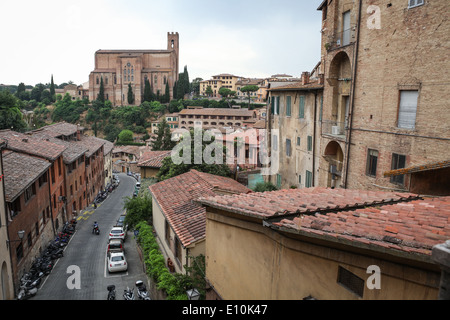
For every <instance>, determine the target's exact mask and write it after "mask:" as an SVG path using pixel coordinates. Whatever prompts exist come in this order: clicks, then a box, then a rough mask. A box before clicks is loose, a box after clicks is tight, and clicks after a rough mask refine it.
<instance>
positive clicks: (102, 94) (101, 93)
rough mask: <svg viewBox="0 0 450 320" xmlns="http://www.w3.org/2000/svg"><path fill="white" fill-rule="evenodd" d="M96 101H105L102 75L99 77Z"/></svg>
mask: <svg viewBox="0 0 450 320" xmlns="http://www.w3.org/2000/svg"><path fill="white" fill-rule="evenodd" d="M97 101H99V102H101V103H105V88H104V87H103V77H101V78H100V89H99V91H98V96H97Z"/></svg>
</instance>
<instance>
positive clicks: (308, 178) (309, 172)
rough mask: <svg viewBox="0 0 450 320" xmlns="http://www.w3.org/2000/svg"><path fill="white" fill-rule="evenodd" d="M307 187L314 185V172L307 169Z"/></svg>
mask: <svg viewBox="0 0 450 320" xmlns="http://www.w3.org/2000/svg"><path fill="white" fill-rule="evenodd" d="M305 187H306V188H311V187H312V172H311V171H308V170H306V181H305Z"/></svg>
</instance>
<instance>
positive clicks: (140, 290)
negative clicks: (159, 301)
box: [136, 280, 151, 300]
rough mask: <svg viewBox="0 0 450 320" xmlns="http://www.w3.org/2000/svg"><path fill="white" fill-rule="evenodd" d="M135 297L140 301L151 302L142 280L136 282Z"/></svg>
mask: <svg viewBox="0 0 450 320" xmlns="http://www.w3.org/2000/svg"><path fill="white" fill-rule="evenodd" d="M136 288H137V296H138V298H139V299H141V300H151V299H150V295H149V293H148V291H147V288H146V286H145V284H144V282H143V281H142V280H138V281H136Z"/></svg>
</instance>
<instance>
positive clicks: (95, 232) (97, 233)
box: [92, 226, 100, 235]
mask: <svg viewBox="0 0 450 320" xmlns="http://www.w3.org/2000/svg"><path fill="white" fill-rule="evenodd" d="M92 233H94V234H96V235H99V234H100V229H99V227H98V226H94V229H92Z"/></svg>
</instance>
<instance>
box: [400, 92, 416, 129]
mask: <svg viewBox="0 0 450 320" xmlns="http://www.w3.org/2000/svg"><path fill="white" fill-rule="evenodd" d="M418 98H419V91H400V104H399V110H398V123H397V126H398V127H399V128H403V129H414V128H415V127H416V113H417V101H418Z"/></svg>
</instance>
